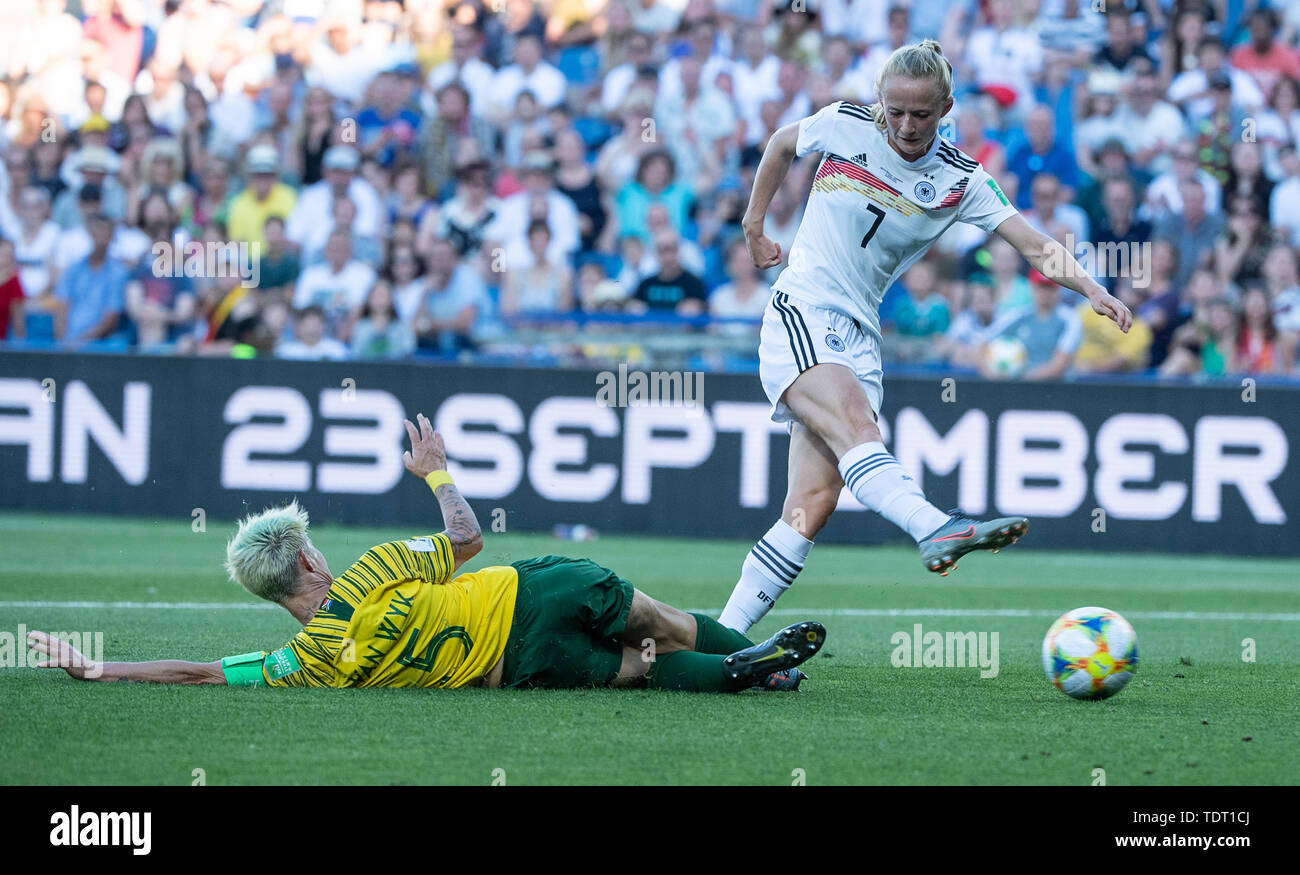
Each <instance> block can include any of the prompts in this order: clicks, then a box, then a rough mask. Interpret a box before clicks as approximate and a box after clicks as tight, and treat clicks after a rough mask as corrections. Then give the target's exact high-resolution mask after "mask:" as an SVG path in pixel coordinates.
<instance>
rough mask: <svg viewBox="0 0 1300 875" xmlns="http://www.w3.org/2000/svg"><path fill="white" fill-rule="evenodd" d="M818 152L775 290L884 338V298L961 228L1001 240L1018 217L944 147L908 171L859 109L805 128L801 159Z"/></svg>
mask: <svg viewBox="0 0 1300 875" xmlns="http://www.w3.org/2000/svg"><path fill="white" fill-rule="evenodd" d="M814 152H820V153H822V161H821V164H820V165H819V166H818V168H817V174H816V176H815V177H814V181H813V186H812V193H811V194H810V195H809V196H808V206H807V209H806V210H805V211H804V216H803V222H802V223H801V224H800V225H799V232H798V234H796V235H795V238H794V245H793V246H791V247H790V260H789V265H788V266H787V267H786V268H785V270H783V271H781V274H780V276H779V277H778V278H777V281H776V283H775V284H774V285H773V288H774V289H775V290H776V291H780V292H785V293H786V294H787V295H789V296H790V297H791V298H795V299H797V300H800V301H805V302H807V303H809V304H813V305H815V306H818V307H824V308H827V309H830V310H835V311H838V312H840V313H843V314H845V315H846V316H848V317H850V318H851V319H853V320H855V321H856V322H858V323H860V324H861V326H862V330H864V331H866V332H868V333H870V334H873V335H875V336H876V337H877V338H880V301H881V299H882V298H883V297H884V296H885V291H886V290H887V289H888V288H889V286H890V285H891V284H892V283H893V282H894V281H895V280H896V279H898V277H899V276H901V275H902V274H903V273H904V272H905V271H906V270H907V269H908V268H909V267H911V266H912V264H913V263H914V262H916V261H917V260H918V259H919V258H920V257H921V256H922V255H924V254H925V252H926V250H928V249H929V248H930V246H931V245H933V244H934V241H935V240H937V239H939V236H940V235H942V234H943V232H944V231H946V230H947V229H948V227H949V226H950V225H952V223H953V222H957V221H961V222H969V223H970V224H972V225H976V226H978V227H980V228H982V229H983V230H984V231H986V232H992V231H993V230H994V229H995V228H997V226H998V225H1000V224H1002V222H1004V221H1005V220H1007V219H1009V218H1010V217H1012V216H1014V215H1016V208H1015V207H1014V206H1012V205H1011V204H1010V203H1009V202H1008V201H1007V198H1006V196H1005V195H1004V194H1002V190H1001V189H999V188H998V186H997V183H996V182H994V181H993V177H991V176H989V174H988V173H987V172H986V171H985V170H984V168H983V167H981V166H980V165H979V164H978V163H977V162H976V161H975V160H974V159H972V158H970V157H969V156H967V155H965V154H963V153H961V152H959V151H958V150H957V149H956V148H955V147H954V146H953V145H952V144H951V143H949V142H948V141H947V140H945V139H944V138H943V137H940V136H938V135H936V136H935V138H934V142H933V143H932V144H931V146H930V150H929V151H928V152H926V154H925V155H924V156H923V157H921V158H918V159H917V160H916V161H910V162H909V161H905V160H903V157H902V156H901V155H899V154H898V153H897V152H895V151H894V150H893V148H891V147H890V145H889V142H888V141H887V140H886V135H885V133H884V132H883V131H880V130H878V129H877V128H876V126H875V124H874V123H873V122H872V121H871V115H870V113H869V112H868V111H867V109H866V107H862V106H858V105H857V104H854V103H849V102H847V101H840V102H838V103H832V104H830V105H829V106H827V107H826V108H825V109H823V110H821V111H820V112H818V113H816V114H815V115H811V116H809V117H808V118H806V119H804V120H803V121H801V122H799V139H798V143H797V145H796V147H795V154H796V155H799V156H801V157H802V156H804V155H809V154H812V153H814Z"/></svg>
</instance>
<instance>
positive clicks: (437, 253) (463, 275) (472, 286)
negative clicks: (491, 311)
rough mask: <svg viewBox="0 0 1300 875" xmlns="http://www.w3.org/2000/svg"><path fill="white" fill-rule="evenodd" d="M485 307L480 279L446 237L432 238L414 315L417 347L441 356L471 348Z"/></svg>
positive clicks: (484, 294) (485, 295) (483, 287)
mask: <svg viewBox="0 0 1300 875" xmlns="http://www.w3.org/2000/svg"><path fill="white" fill-rule="evenodd" d="M487 306H488V296H487V286H486V285H484V283H483V279H482V278H481V277H480V276H479V275H478V273H477V272H476V271H475V270H474V269H473V268H471V267H470V266H468V265H466V264H462V263H461V262H460V258H459V256H457V254H456V249H455V247H454V246H452V244H451V242H450V241H449V240H443V239H435V240H434V241H433V243H432V244H431V246H430V249H429V262H428V269H427V271H426V272H425V276H424V296H423V298H422V299H421V301H420V307H419V309H418V310H417V311H416V315H415V336H416V342H417V343H418V345H419V348H420V349H422V350H426V351H428V352H433V353H441V354H443V355H447V354H451V353H457V352H461V351H463V350H472V349H474V347H475V339H474V329H475V326H476V325H477V324H478V321H479V317H480V316H481V315H482V314H483V313H484V312H485V311H486V309H487Z"/></svg>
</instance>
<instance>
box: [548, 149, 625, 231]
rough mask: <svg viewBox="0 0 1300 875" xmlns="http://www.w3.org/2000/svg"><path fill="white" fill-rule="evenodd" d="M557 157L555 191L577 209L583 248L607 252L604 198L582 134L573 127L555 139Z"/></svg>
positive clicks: (607, 216) (607, 224)
mask: <svg viewBox="0 0 1300 875" xmlns="http://www.w3.org/2000/svg"><path fill="white" fill-rule="evenodd" d="M555 157H556V159H557V161H558V166H557V167H556V170H555V189H556V191H558V192H560V194H562V195H564V196H565V197H567V198H568V199H569V200H571V201H573V205H574V206H575V207H577V208H578V230H579V232H580V234H581V243H580V246H581V248H582V249H583V250H586V251H590V250H594V249H601V250H604V251H608V250H609V249H611V248H612V246H611V241H610V239H609V235H607V234H605V233H604V232H605V229H606V228H607V227H609V222H608V219H609V214H608V212H607V211H606V209H605V196H604V194H603V193H602V192H601V190H600V186H599V185H597V184H596V175H595V174H594V173H593V172H592V169H591V165H589V164H588V163H587V151H586V145H585V144H584V143H583V140H582V137H581V135H579V134H578V132H577V131H575V130H573V129H572V128H568V129H566V130H563V131H560V132H559V134H558V135H557V136H556V138H555ZM611 230H612V228H611ZM602 235H604V236H603V237H602Z"/></svg>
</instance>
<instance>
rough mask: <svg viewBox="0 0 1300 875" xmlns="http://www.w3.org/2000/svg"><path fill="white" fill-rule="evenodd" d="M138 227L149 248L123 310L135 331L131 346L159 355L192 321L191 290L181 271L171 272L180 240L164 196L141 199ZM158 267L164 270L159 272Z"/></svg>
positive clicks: (130, 283)
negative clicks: (162, 267) (147, 237)
mask: <svg viewBox="0 0 1300 875" xmlns="http://www.w3.org/2000/svg"><path fill="white" fill-rule="evenodd" d="M139 226H140V228H141V230H143V231H144V232H145V233H146V234H147V235H148V236H149V240H150V241H151V243H152V247H151V250H150V252H149V253H147V254H146V255H144V256H143V257H142V258H141V259H140V261H139V262H138V263H137V264H136V266H135V270H134V271H132V273H131V276H130V280H129V281H128V282H127V284H126V292H125V303H126V307H125V309H126V315H127V316H128V317H130V320H131V324H132V326H133V327H134V328H135V345H136V346H137V347H139V348H140V349H141V351H144V352H159V351H163V350H165V349H166V348H167V346H168V344H170V343H171V342H172V341H173V340H174V339H175V337H176V335H178V334H179V333H180V329H181V326H182V325H184V324H186V323H188V322H189V321H190V320H191V319H192V318H193V316H194V312H195V296H194V287H193V284H192V283H191V282H190V279H189V277H187V276H185V272H184V271H180V272H179V273H178V272H177V271H175V270H174V269H172V268H173V266H174V259H173V258H172V252H173V249H174V248H177V247H179V248H180V250H181V252H184V237H182V236H181V235H179V234H174V233H173V232H174V230H175V228H176V215H175V212H174V211H173V209H172V207H171V204H170V203H169V202H168V200H167V196H166V195H164V194H163V193H162V192H154V193H153V194H150V195H149V196H148V197H146V198H145V200H144V202H143V203H141V204H140V221H139ZM160 247H161V248H160ZM160 252H161V254H159V253H160ZM160 264H161V265H163V266H164V268H165V269H162V270H160V269H159V265H160Z"/></svg>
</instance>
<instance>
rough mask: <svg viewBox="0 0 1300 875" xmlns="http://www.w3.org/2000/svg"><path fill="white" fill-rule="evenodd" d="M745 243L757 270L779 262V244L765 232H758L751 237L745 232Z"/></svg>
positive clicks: (765, 268)
mask: <svg viewBox="0 0 1300 875" xmlns="http://www.w3.org/2000/svg"><path fill="white" fill-rule="evenodd" d="M745 245H746V246H748V247H749V257H750V258H752V259H753V260H754V267H756V268H758V269H759V270H767V269H768V268H769V267H776V266H777V265H778V264H780V263H781V244H780V243H777V242H776V241H775V240H773V239H771V238H770V237H768V236H767V235H766V234H763V233H761V232H760V233H758V234H755V235H753V236H752V237H751V236H750V235H749V234H746V235H745Z"/></svg>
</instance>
